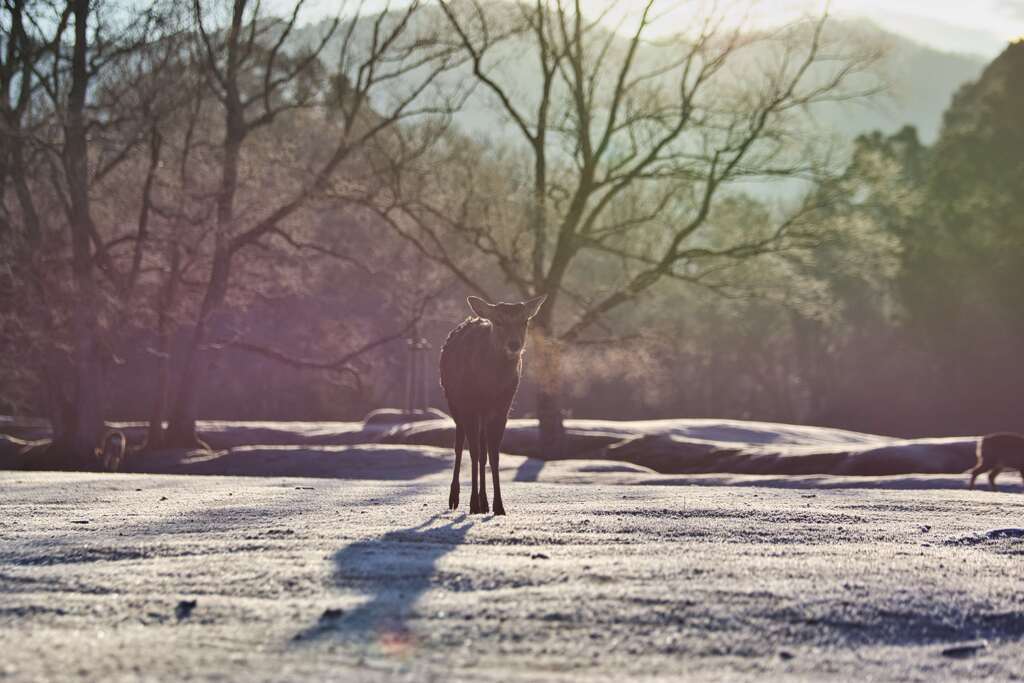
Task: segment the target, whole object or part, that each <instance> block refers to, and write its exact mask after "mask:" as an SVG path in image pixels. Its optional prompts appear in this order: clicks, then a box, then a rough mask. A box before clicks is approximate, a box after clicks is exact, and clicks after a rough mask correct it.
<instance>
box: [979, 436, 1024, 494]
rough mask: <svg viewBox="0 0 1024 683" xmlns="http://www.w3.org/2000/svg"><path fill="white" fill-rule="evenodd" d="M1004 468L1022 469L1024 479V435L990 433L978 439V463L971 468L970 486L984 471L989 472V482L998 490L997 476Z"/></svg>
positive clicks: (1021, 475) (1022, 478)
mask: <svg viewBox="0 0 1024 683" xmlns="http://www.w3.org/2000/svg"><path fill="white" fill-rule="evenodd" d="M1004 469H1014V470H1020V477H1021V480H1022V481H1024V436H1021V435H1020V434H1009V433H1001V434H989V435H988V436H983V437H981V438H980V439H978V464H977V465H975V466H974V469H973V470H971V483H970V488H972V489H973V488H974V480H975V479H977V478H978V475H979V474H981V473H982V472H988V483H989V486H991V487H992V490H993V491H995V490H996V477H997V476H999V473H1000V472H1002V471H1003V470H1004Z"/></svg>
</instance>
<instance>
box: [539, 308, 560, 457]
mask: <svg viewBox="0 0 1024 683" xmlns="http://www.w3.org/2000/svg"><path fill="white" fill-rule="evenodd" d="M551 303H552V302H551V301H550V300H549V301H548V302H546V303H545V304H544V306H543V308H541V311H540V313H539V314H538V316H537V318H535V320H536V323H537V324H536V328H535V329H536V331H537V335H536V346H537V348H536V353H535V357H536V358H537V363H536V368H537V421H538V422H539V427H540V444H539V445H540V457H541V458H544V459H546V460H557V459H559V458H564V457H566V455H567V454H566V452H565V426H564V425H563V423H562V419H563V413H562V359H561V348H560V345H559V342H558V340H557V339H556V338H555V337H554V335H553V334H552V325H551V317H552V313H551V311H552V310H553V308H554V307H553V306H552V305H551Z"/></svg>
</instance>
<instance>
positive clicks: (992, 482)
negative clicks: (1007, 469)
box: [988, 467, 1003, 491]
mask: <svg viewBox="0 0 1024 683" xmlns="http://www.w3.org/2000/svg"><path fill="white" fill-rule="evenodd" d="M1002 471H1003V468H1001V467H993V468H992V470H991V471H989V473H988V485H989V486H991V487H992V490H993V491H996V490H997V489H996V477H998V476H999V473H1000V472H1002Z"/></svg>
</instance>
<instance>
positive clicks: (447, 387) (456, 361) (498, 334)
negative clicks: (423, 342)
mask: <svg viewBox="0 0 1024 683" xmlns="http://www.w3.org/2000/svg"><path fill="white" fill-rule="evenodd" d="M546 298H547V296H546V295H541V296H538V297H536V298H533V299H530V300H528V301H521V302H519V303H511V304H510V303H504V302H498V303H496V304H492V303H488V302H487V301H484V300H483V299H481V298H479V297H475V296H471V297H469V298H467V299H466V303H467V304H469V308H470V310H471V311H472V312H473V315H472V316H470V317H467V318H466V319H465V320H463V321H462V322H461V323H459V325H458V326H456V327H455V329H453V330H452V331H451V332H450V333H449V334H448V338H447V339H446V340H445V343H444V346H443V347H442V348H441V387H442V389H443V390H444V395H445V398H446V399H447V401H448V408H449V411H450V412H451V415H452V418H453V419H454V420H455V471H454V473H453V474H452V485H451V490H450V492H449V495H448V508H449V509H450V510H455V509H456V508H458V507H459V469H460V466H461V465H462V449H463V445H464V442H465V441H466V440H467V439H468V440H469V457H470V461H471V464H472V469H473V484H472V485H473V492H472V493H471V494H470V497H469V513H470V514H481V513H486V512H487V511H488V508H487V485H486V483H485V476H486V465H487V460H488V459H489V460H490V463H491V477H492V478H493V483H494V506H493V507H494V514H495V515H504V514H505V506H504V504H503V502H502V500H501V482H500V481H499V480H498V453H499V451H500V449H501V440H502V437H503V436H504V434H505V424H506V422H507V421H508V414H509V411H510V410H511V409H512V401H513V399H514V398H515V395H516V389H518V388H519V379H520V377H521V376H522V371H523V352H524V350H525V347H526V332H527V329H528V328H529V326H530V320H532V319H533V317H534V316H536V315H537V312H538V311H539V310H540V307H541V306H542V305H543V304H544V301H545V300H546Z"/></svg>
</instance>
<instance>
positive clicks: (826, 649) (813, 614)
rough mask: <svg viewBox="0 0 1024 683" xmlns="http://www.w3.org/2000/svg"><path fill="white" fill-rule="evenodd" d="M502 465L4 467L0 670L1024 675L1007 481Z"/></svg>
mask: <svg viewBox="0 0 1024 683" xmlns="http://www.w3.org/2000/svg"><path fill="white" fill-rule="evenodd" d="M382 448H383V447H382ZM428 455H431V454H430V452H429V449H428ZM448 457H449V456H446V454H443V453H440V452H439V453H437V454H436V458H437V459H438V460H439V461H441V460H447V458H448ZM412 464H413V465H416V464H417V463H415V462H414V463H412ZM420 464H421V463H420ZM441 465H443V462H442V463H441ZM503 465H505V467H503V469H505V470H506V471H504V472H503V474H502V478H503V482H504V486H503V488H504V490H503V493H504V496H505V503H506V506H507V508H508V511H509V515H508V516H507V517H505V518H496V517H492V516H490V515H481V516H472V517H470V516H468V515H467V514H465V511H463V510H459V511H457V512H449V511H448V510H447V509H446V503H447V482H448V481H449V477H450V472H448V471H447V469H446V468H444V467H442V466H438V467H435V468H424V467H420V468H419V469H411V470H409V469H407V470H405V471H404V474H405V476H404V478H403V477H402V476H398V474H399V473H396V471H395V470H394V469H392V470H389V474H388V476H387V477H386V478H377V479H374V478H373V472H363V473H362V474H359V475H358V476H357V477H356V478H349V479H308V478H277V477H263V478H252V477H221V476H205V477H199V476H172V475H157V474H120V475H115V474H88V473H48V472H32V473H30V472H0V643H3V657H2V658H0V679H2V680H12V681H21V680H58V679H60V680H68V678H75V677H77V678H79V679H82V680H104V681H118V680H138V679H144V680H181V679H184V678H189V679H192V680H225V679H229V680H247V681H249V680H299V679H305V678H314V679H332V680H339V679H341V680H371V681H373V680H450V679H453V680H468V679H473V680H493V681H506V680H524V681H525V680H621V678H622V677H623V676H626V675H629V676H633V677H637V678H641V679H676V678H678V677H679V676H692V677H694V678H697V679H712V680H714V679H721V680H736V679H751V680H753V679H764V678H766V677H767V678H779V677H784V676H790V677H796V678H802V679H812V678H813V679H815V680H821V679H823V678H825V679H828V678H834V679H837V680H839V679H842V680H850V679H854V678H856V679H858V680H884V679H911V680H935V679H936V678H958V679H962V678H984V677H991V678H995V679H1013V678H1020V677H1022V676H1024V644H1022V641H1021V637H1022V635H1024V600H1022V598H1024V588H1022V585H1024V584H1022V583H1021V567H1022V565H1021V562H1022V558H1024V539H1022V538H1021V537H1020V531H1019V528H1018V527H1020V526H1021V525H1022V518H1024V496H1022V495H1020V493H1019V491H1020V479H1019V477H1016V476H1013V477H1009V476H1007V475H1004V477H1005V480H1003V479H1001V480H1000V481H1001V484H1002V492H999V493H991V492H989V491H987V490H985V491H982V490H979V491H976V492H968V491H966V490H965V489H964V478H963V477H961V476H946V475H919V476H905V477H892V478H843V477H832V476H817V477H802V478H794V477H788V478H786V477H776V476H753V475H693V476H686V477H680V476H668V475H656V474H651V473H649V472H642V471H637V470H636V468H634V466H631V465H621V464H618V463H596V462H590V463H588V462H585V461H584V462H568V463H546V464H544V463H539V462H538V461H533V460H528V459H525V458H516V457H503ZM410 466H412V465H410ZM631 468H633V469H631ZM354 476H355V475H354ZM658 484H663V485H658ZM464 488H465V490H466V491H468V484H465V485H464ZM1000 530H1002V531H1000ZM193 600H194V601H195V605H194V607H193V606H191V601H193Z"/></svg>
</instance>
